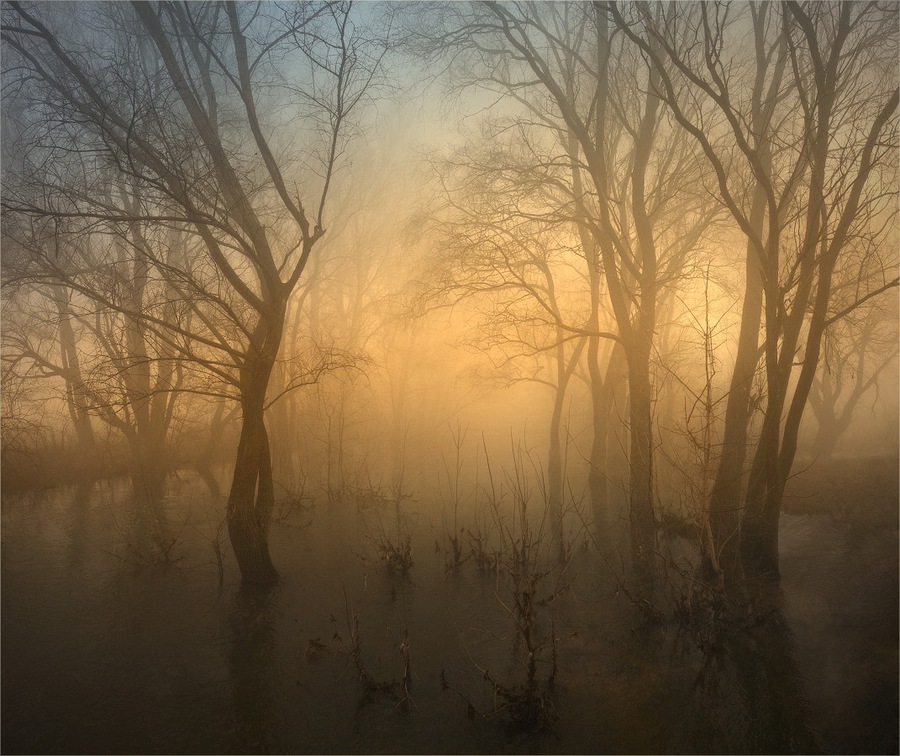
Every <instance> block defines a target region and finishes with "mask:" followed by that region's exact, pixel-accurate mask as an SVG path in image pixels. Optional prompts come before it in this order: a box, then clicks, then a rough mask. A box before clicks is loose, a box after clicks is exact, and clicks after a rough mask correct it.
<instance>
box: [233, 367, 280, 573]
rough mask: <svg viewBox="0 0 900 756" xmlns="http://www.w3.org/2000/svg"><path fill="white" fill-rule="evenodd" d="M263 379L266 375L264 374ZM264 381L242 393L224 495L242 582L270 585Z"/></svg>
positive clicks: (271, 499) (270, 493) (268, 461)
mask: <svg viewBox="0 0 900 756" xmlns="http://www.w3.org/2000/svg"><path fill="white" fill-rule="evenodd" d="M266 377H267V375H266ZM265 385H266V381H262V382H256V383H255V385H254V386H252V387H251V388H250V389H248V390H246V391H244V392H242V397H241V409H242V410H243V413H244V416H243V422H242V425H241V436H240V441H239V442H238V451H237V459H236V460H235V464H234V478H233V479H232V482H231V490H230V492H229V494H228V513H227V521H228V535H229V536H230V538H231V546H232V548H233V549H234V555H235V558H236V559H237V562H238V566H239V567H240V570H241V579H242V581H243V582H244V583H248V584H257V585H272V584H274V583H276V582H278V573H277V572H276V571H275V566H274V565H273V564H272V558H271V557H270V555H269V525H270V524H271V521H272V509H273V506H274V503H275V502H274V485H273V481H272V458H271V454H270V450H269V437H268V434H267V433H266V425H265V420H264V418H263V403H264V400H265Z"/></svg>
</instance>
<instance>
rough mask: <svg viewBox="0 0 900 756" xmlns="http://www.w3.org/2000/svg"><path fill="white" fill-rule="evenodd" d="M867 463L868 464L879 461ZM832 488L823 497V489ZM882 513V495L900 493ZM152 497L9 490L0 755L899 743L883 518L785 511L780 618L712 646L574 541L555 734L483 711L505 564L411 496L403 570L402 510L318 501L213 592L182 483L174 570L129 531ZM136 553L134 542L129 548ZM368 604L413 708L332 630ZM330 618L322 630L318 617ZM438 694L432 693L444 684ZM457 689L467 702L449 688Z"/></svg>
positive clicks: (174, 511) (194, 483)
mask: <svg viewBox="0 0 900 756" xmlns="http://www.w3.org/2000/svg"><path fill="white" fill-rule="evenodd" d="M870 472H871V471H870ZM829 498H830V497H829ZM894 503H895V504H896V501H895V502H894ZM146 506H147V503H146V502H143V503H142V502H138V501H135V499H134V498H133V497H132V496H131V494H130V492H129V490H128V486H127V485H124V484H122V483H121V482H114V483H111V484H96V485H94V486H91V487H89V488H87V489H80V490H79V489H71V488H66V489H56V490H48V491H46V492H41V493H35V494H25V495H18V496H15V497H7V498H6V499H5V504H4V511H3V521H2V525H3V538H4V541H3V574H2V589H3V592H2V610H3V614H2V623H3V624H2V632H3V644H4V661H3V670H2V678H3V698H4V717H3V719H4V724H3V741H4V742H3V746H4V750H5V751H7V752H10V753H17V752H45V753H53V752H62V751H67V752H73V753H105V752H128V753H141V752H161V753H167V752H198V753H213V752H223V753H230V752H254V753H263V752H265V753H272V752H359V751H364V752H381V751H390V752H407V753H412V752H420V751H426V752H485V751H488V752H521V751H528V752H531V751H551V752H555V753H567V752H620V753H621V752H666V751H668V752H678V751H682V752H685V751H686V752H721V751H731V752H740V751H743V752H747V751H763V750H766V751H774V752H782V751H786V750H790V749H792V748H793V749H800V750H819V749H824V750H837V751H844V752H848V751H855V750H860V751H868V752H883V751H890V750H891V749H892V748H893V747H894V746H895V745H896V733H897V715H896V703H897V674H896V672H897V633H896V627H897V611H896V604H895V602H894V601H893V597H894V596H895V594H896V591H897V537H896V530H892V529H890V528H885V527H883V523H872V522H865V521H860V520H849V519H846V518H842V517H840V516H834V514H833V513H828V512H818V513H816V514H810V513H803V514H801V513H798V514H789V515H786V516H785V518H784V520H783V523H782V532H781V546H782V556H783V560H784V562H783V563H784V565H785V567H784V569H785V577H784V579H783V581H782V585H781V590H780V592H779V595H778V597H777V599H776V604H775V606H774V607H773V611H774V612H776V614H775V615H772V616H770V617H769V618H767V620H766V621H765V622H762V623H761V624H760V625H759V626H758V627H756V628H754V629H752V630H750V631H748V632H747V633H746V634H744V635H736V636H734V637H732V638H731V639H730V640H729V641H726V642H724V643H723V644H722V645H721V646H720V647H719V648H717V649H716V651H715V652H714V653H704V652H701V651H700V650H699V648H698V646H697V645H696V643H695V639H694V638H692V637H691V635H690V633H687V632H683V631H679V630H678V629H677V628H676V627H665V626H663V627H660V626H657V627H652V628H648V627H646V625H645V623H644V621H643V620H642V618H641V617H640V615H639V614H638V613H636V612H635V611H634V610H633V608H632V607H631V606H630V605H629V604H628V602H627V601H624V600H622V599H621V598H616V596H615V594H616V592H617V588H618V586H617V584H616V579H615V576H614V575H612V574H611V572H610V570H609V568H608V567H607V566H606V565H605V564H603V562H602V560H600V559H598V557H597V554H596V552H595V551H594V550H592V549H587V548H582V547H580V546H579V547H577V548H576V550H575V553H574V555H573V557H572V561H571V562H570V564H569V566H568V568H567V570H566V571H565V574H564V575H563V576H562V578H561V580H562V582H563V583H564V584H565V585H566V591H565V592H564V593H563V594H561V595H560V597H559V598H558V600H557V601H556V602H554V604H553V606H552V609H550V610H549V611H548V612H546V613H545V614H544V615H543V616H542V617H541V624H542V625H544V626H545V625H546V623H547V622H549V621H552V627H553V632H554V633H555V635H556V637H557V638H558V642H557V643H558V645H557V654H558V672H557V683H556V688H555V691H554V696H553V701H554V705H555V707H556V708H557V709H558V711H559V714H560V720H559V726H558V728H557V729H556V730H555V732H553V733H540V732H529V731H528V730H527V729H524V728H516V727H509V726H505V725H503V724H502V719H501V718H496V717H492V718H488V719H485V718H483V717H482V716H481V714H476V715H474V716H473V715H472V713H467V710H468V701H470V702H471V703H472V704H473V705H474V706H476V707H478V709H479V711H488V710H489V709H490V706H491V701H492V698H493V695H494V694H493V693H492V691H491V689H490V686H489V685H488V683H487V682H486V681H485V680H484V679H483V672H482V670H488V671H489V672H490V673H491V674H492V675H495V676H497V677H498V678H505V677H506V676H509V677H510V678H515V677H516V675H517V674H519V673H520V672H521V669H522V658H521V649H519V650H518V652H517V649H516V644H515V642H514V632H513V625H512V623H511V622H510V617H509V615H508V613H507V612H506V610H505V609H504V608H503V606H502V605H501V604H500V603H499V601H498V599H501V598H502V599H506V600H508V595H507V593H506V592H505V585H506V581H507V580H508V577H509V576H508V575H505V574H503V573H502V572H501V573H496V572H493V571H489V572H486V573H481V572H479V570H478V569H477V567H476V565H475V564H473V563H467V564H465V565H463V566H462V568H461V569H460V570H459V571H458V572H448V571H447V570H446V568H445V563H444V557H445V556H446V555H445V554H443V553H441V552H436V551H435V547H434V541H435V540H438V541H439V540H440V539H441V537H442V535H441V533H442V531H441V527H440V525H439V524H438V523H436V522H435V521H434V519H433V518H432V517H431V516H430V514H431V513H429V512H428V510H427V508H426V507H424V506H422V505H421V504H415V503H409V504H407V505H404V507H403V508H402V516H403V517H404V518H407V519H408V520H409V523H410V532H411V533H412V537H413V544H414V548H413V559H414V562H415V565H414V567H413V568H412V569H411V570H410V573H409V575H408V576H405V577H404V576H401V575H399V574H395V573H391V572H389V571H386V570H385V569H384V567H383V565H382V564H380V562H379V559H378V556H377V550H376V549H375V548H374V547H373V541H372V538H373V537H377V535H378V533H379V525H378V522H379V518H380V519H381V520H383V522H384V524H385V526H386V527H390V526H391V524H392V522H393V518H394V515H395V513H394V511H393V507H392V506H391V505H381V509H380V510H379V511H377V512H376V511H372V510H371V509H362V510H357V509H356V508H355V507H350V506H344V507H341V508H329V507H328V506H327V505H325V504H321V505H318V506H317V507H316V508H315V510H314V511H303V512H300V511H295V512H292V513H291V514H290V515H289V516H288V517H287V518H285V519H284V520H283V521H277V522H276V523H275V525H273V529H272V550H273V554H274V558H277V560H278V564H279V565H280V566H281V568H282V571H283V574H284V581H283V583H282V584H281V585H280V586H279V587H278V588H276V589H275V590H274V591H271V592H264V593H260V592H254V591H251V590H247V589H241V588H240V585H239V575H238V574H237V570H236V568H235V566H234V564H233V563H232V561H231V560H228V562H227V563H226V569H225V579H224V582H223V584H222V585H221V586H220V585H218V578H217V570H216V566H215V560H214V557H213V552H212V549H211V548H210V545H209V543H208V542H207V541H206V540H205V537H206V536H207V535H208V532H207V528H208V520H207V519H206V517H205V512H206V511H207V510H208V509H210V508H213V507H214V503H213V502H212V501H211V500H210V499H209V497H208V495H207V494H206V493H205V492H204V486H203V485H202V483H201V481H199V480H198V479H197V478H195V477H194V476H190V475H185V476H184V477H183V478H182V479H181V480H179V481H173V482H172V483H171V484H170V486H169V488H168V492H167V494H166V496H165V497H164V498H163V499H162V500H161V501H159V502H157V503H156V505H155V507H156V510H157V514H158V515H160V516H161V517H162V519H164V520H165V522H166V525H165V526H163V528H162V530H161V531H160V532H161V534H163V533H164V534H165V535H164V536H163V537H166V538H172V539H173V541H174V546H173V548H172V550H171V551H170V552H168V553H169V560H170V561H171V563H170V564H165V563H162V562H164V560H162V559H161V557H160V556H159V555H158V554H157V558H156V559H155V560H154V559H151V558H150V557H149V555H150V554H151V550H152V548H153V547H152V546H151V545H147V544H145V545H139V544H138V541H139V539H140V536H139V535H138V533H136V530H137V529H138V527H137V523H138V520H139V518H140V517H141V516H142V515H141V513H140V510H141V509H142V508H144V507H146ZM145 547H146V548H147V549H148V550H147V551H145V552H143V553H144V554H145V555H146V556H145V557H144V558H143V560H141V559H140V558H138V557H137V556H135V555H136V554H137V553H138V551H139V549H140V548H145ZM348 608H349V610H350V611H351V612H352V613H356V614H357V615H358V617H359V635H360V639H361V644H360V645H361V648H362V661H363V664H364V665H365V668H366V669H367V670H368V671H369V673H370V674H371V675H372V676H373V677H375V678H377V679H378V680H379V681H383V682H389V681H397V680H400V679H401V678H402V676H403V666H404V665H403V657H402V655H401V653H400V651H399V647H400V644H401V642H403V640H404V638H406V639H408V643H409V648H410V652H409V658H410V664H411V669H412V675H411V680H412V684H411V686H410V702H409V703H408V705H407V704H405V703H404V701H403V699H402V697H400V696H398V694H397V691H396V689H394V690H393V691H391V692H373V691H366V690H365V689H364V687H363V686H362V685H361V684H360V681H359V679H358V671H357V669H356V668H355V666H354V663H353V661H352V659H351V658H350V656H349V655H348V653H347V652H346V650H345V649H343V648H342V646H341V644H340V643H339V642H337V641H335V639H334V634H335V633H336V632H337V633H338V634H339V635H341V636H342V637H343V638H345V639H346V638H348V637H349V629H348V626H347V619H346V616H347V615H346V613H347V610H348ZM332 620H334V621H332ZM442 673H443V675H444V678H445V680H446V682H447V683H448V684H449V685H451V686H452V690H442V683H441V679H442V678H441V675H442ZM462 696H464V697H465V699H467V700H468V701H467V700H464V699H463V697H462Z"/></svg>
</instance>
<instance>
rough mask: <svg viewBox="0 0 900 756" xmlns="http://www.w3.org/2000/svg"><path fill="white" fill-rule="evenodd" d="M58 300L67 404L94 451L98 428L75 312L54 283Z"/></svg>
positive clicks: (82, 439) (78, 433)
mask: <svg viewBox="0 0 900 756" xmlns="http://www.w3.org/2000/svg"><path fill="white" fill-rule="evenodd" d="M53 298H54V300H55V302H56V309H57V312H58V314H59V351H60V365H62V368H63V371H64V373H65V381H66V406H67V407H68V410H69V416H70V417H71V418H72V427H73V429H74V430H75V437H76V439H77V440H78V445H79V447H80V448H81V450H82V451H83V452H84V453H85V454H91V453H93V451H94V446H95V441H94V429H93V426H92V425H91V416H90V414H89V412H88V407H89V406H90V400H89V399H88V396H87V393H86V392H85V388H84V381H83V379H82V376H81V363H80V360H79V357H78V345H77V344H76V341H75V331H74V329H73V328H72V314H71V312H70V310H69V302H68V298H67V296H66V292H65V290H64V289H63V287H61V286H56V287H54V297H53Z"/></svg>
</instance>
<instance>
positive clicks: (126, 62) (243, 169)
mask: <svg viewBox="0 0 900 756" xmlns="http://www.w3.org/2000/svg"><path fill="white" fill-rule="evenodd" d="M64 21H65V23H63V22H64ZM2 39H3V42H4V44H5V45H6V48H7V50H8V51H9V53H10V55H11V56H14V57H15V65H14V67H12V68H11V70H15V71H17V72H19V74H20V78H19V81H20V82H21V87H22V88H23V89H22V90H21V91H23V92H24V91H27V93H28V95H29V96H30V97H31V103H30V106H31V108H32V118H33V119H34V120H33V123H35V124H36V125H37V127H39V128H40V130H41V134H40V139H39V143H40V145H41V149H43V150H44V152H45V154H46V155H47V158H46V162H45V163H44V165H45V167H46V170H45V171H44V172H42V173H41V174H39V175H38V176H37V178H38V180H39V182H43V183H44V184H45V185H49V188H48V189H45V190H44V191H40V192H28V193H26V194H25V199H24V200H23V199H19V198H18V197H17V195H16V193H15V191H14V190H13V188H12V187H10V190H9V194H5V195H4V208H5V209H6V210H7V211H11V212H17V213H22V214H27V215H31V216H33V217H38V216H40V217H50V218H57V219H69V220H72V219H78V220H80V221H81V223H82V226H83V228H85V229H87V228H93V229H98V228H102V229H103V230H104V231H105V232H106V233H115V232H116V230H117V229H119V228H122V227H124V228H130V227H133V226H134V224H135V223H143V224H147V225H148V226H151V227H152V228H154V229H158V230H159V232H160V233H161V232H162V231H163V230H166V229H175V230H177V231H178V232H181V233H188V234H190V235H192V236H193V237H195V238H196V239H197V241H198V243H197V245H196V247H194V248H192V249H194V254H193V255H192V256H191V257H188V258H185V259H182V260H178V261H173V260H170V259H167V258H166V257H165V256H164V255H163V254H161V249H160V247H159V246H157V245H156V244H147V245H133V252H134V254H135V255H136V256H140V257H144V258H146V260H147V264H148V269H150V270H152V271H153V272H154V274H155V275H158V276H161V277H164V278H165V279H166V280H167V282H168V284H169V285H170V286H172V287H173V288H174V290H175V291H177V292H178V293H179V294H180V296H181V297H182V300H181V304H180V306H179V308H177V309H178V312H177V313H176V315H177V317H175V318H174V319H173V318H170V317H167V316H164V315H163V314H162V313H161V312H160V311H159V310H156V309H154V308H150V311H149V312H148V311H146V310H145V311H142V312H138V311H135V310H133V309H131V308H127V307H119V308H118V309H119V311H120V312H122V313H123V314H124V315H126V316H128V317H130V318H134V319H135V320H136V321H140V322H141V323H143V324H144V326H145V327H147V328H152V329H153V330H154V331H155V334H156V335H157V337H159V338H161V339H163V340H165V342H166V343H167V344H169V345H170V346H171V347H172V348H173V349H174V350H176V351H177V352H178V353H179V355H180V356H181V357H182V358H183V359H185V360H187V361H189V362H190V363H191V364H192V365H194V366H195V367H200V368H202V370H203V371H205V373H206V374H207V376H208V377H209V380H210V381H211V382H212V383H211V385H214V384H216V383H219V384H222V385H224V386H226V387H227V386H231V387H233V393H234V395H235V397H236V398H237V399H238V401H239V402H240V405H241V410H242V427H241V434H240V440H239V444H238V451H237V459H236V462H235V470H234V477H233V480H232V485H231V490H230V493H229V498H228V526H229V534H230V536H231V542H232V546H233V547H234V551H235V555H236V557H237V560H238V564H239V566H240V568H241V575H242V578H243V580H244V581H245V582H248V583H272V582H274V581H276V580H277V577H278V575H277V572H276V571H275V568H274V566H273V564H272V561H271V557H270V555H269V548H268V529H269V523H270V519H271V512H272V504H273V483H272V467H271V453H270V448H269V439H268V434H267V431H266V425H265V421H264V408H265V405H266V395H267V389H268V384H269V378H270V376H271V373H272V370H273V367H274V365H275V362H276V360H277V357H278V353H279V349H280V346H281V342H282V336H283V331H284V323H285V314H286V311H287V306H288V302H289V300H290V297H291V294H292V293H293V291H294V290H295V289H296V287H297V285H298V282H299V281H300V278H301V276H302V275H303V272H304V270H305V268H306V265H307V263H308V261H309V259H310V256H311V255H312V253H313V249H314V248H315V247H316V244H317V243H318V242H319V240H320V239H321V238H322V236H323V235H324V233H325V211H326V206H327V200H328V195H329V188H330V186H331V183H332V179H333V176H334V172H335V170H336V168H337V166H338V163H339V161H340V158H341V155H342V153H343V150H344V147H345V144H346V140H347V138H348V136H350V135H352V128H351V121H350V118H351V115H352V114H353V113H355V112H356V111H358V110H359V109H360V108H361V107H362V105H363V104H364V103H365V100H366V97H367V93H368V92H369V91H370V88H371V85H372V82H373V80H374V77H375V75H376V72H377V70H378V68H379V65H380V60H381V54H382V52H383V48H379V47H378V46H377V45H374V44H371V42H372V40H371V39H370V38H368V37H367V32H366V31H365V30H364V29H363V28H362V27H360V26H358V25H357V24H356V23H355V22H354V21H353V18H352V15H351V6H350V4H349V3H346V4H345V3H335V4H309V5H291V6H286V7H284V8H282V7H278V6H265V5H262V6H254V7H252V8H251V7H249V6H237V5H233V4H227V3H224V4H206V3H203V4H192V3H185V4H182V3H165V4H161V5H158V6H156V5H150V4H146V3H134V4H132V5H130V6H124V5H122V6H119V5H114V6H98V7H85V8H83V9H82V8H79V9H78V12H77V13H75V14H74V15H73V14H72V13H68V12H67V13H66V18H65V19H63V18H62V15H61V14H59V13H56V12H55V8H54V6H43V7H37V8H34V9H31V8H27V7H25V6H23V5H22V4H20V3H10V4H9V5H8V6H5V8H4V17H3V32H2ZM41 118H43V120H41ZM286 123H294V124H295V128H293V129H291V130H290V131H287V130H285V129H284V126H285V124H286ZM73 143H74V144H75V145H76V148H77V149H76V152H77V153H78V158H79V159H78V160H76V161H74V162H75V166H76V168H77V169H78V170H76V171H70V172H69V175H63V176H60V175H59V173H60V172H54V170H53V169H54V168H55V167H56V166H57V165H58V164H59V162H58V161H59V160H60V159H61V155H62V154H63V152H64V151H65V150H70V149H71V147H70V146H71V145H72V144H73ZM69 162H70V164H71V162H72V161H69ZM109 175H112V176H114V177H115V176H118V177H122V178H124V179H125V180H127V182H128V183H129V184H133V185H138V186H140V188H141V191H140V194H139V199H138V200H137V201H135V202H130V203H128V202H116V201H111V200H110V199H109V198H110V193H109V192H101V193H99V196H98V194H95V193H92V191H91V186H92V185H95V184H97V183H101V184H102V183H103V181H104V179H105V178H106V176H109ZM304 196H305V197H306V198H307V199H306V200H303V199H301V197H304ZM67 283H68V284H69V285H70V286H73V287H74V286H76V285H77V284H76V283H75V282H73V281H71V280H69V281H67ZM77 290H78V291H80V292H81V293H83V294H85V295H86V296H93V297H94V298H95V299H98V296H97V292H94V291H91V290H89V288H88V287H86V286H83V287H82V286H79V288H78V289H77ZM99 299H100V301H103V300H102V298H99ZM103 303H104V304H105V305H107V306H112V305H114V303H112V302H108V301H104V302H103ZM211 390H213V391H215V392H218V393H224V392H225V390H224V389H217V388H211Z"/></svg>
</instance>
